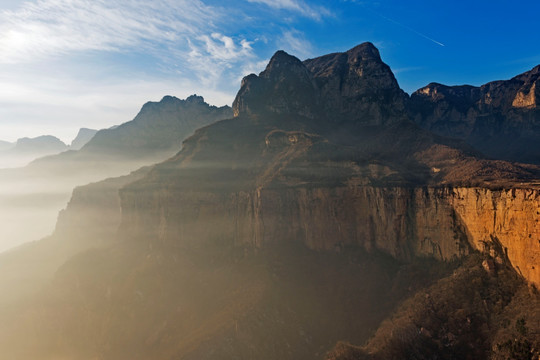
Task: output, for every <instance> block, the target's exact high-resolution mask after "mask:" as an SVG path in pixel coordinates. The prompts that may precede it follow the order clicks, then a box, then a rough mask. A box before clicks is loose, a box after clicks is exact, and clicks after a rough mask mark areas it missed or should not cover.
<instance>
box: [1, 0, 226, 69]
mask: <svg viewBox="0 0 540 360" xmlns="http://www.w3.org/2000/svg"><path fill="white" fill-rule="evenodd" d="M218 17H219V14H217V13H216V12H215V11H214V9H213V8H211V7H208V6H206V5H205V4H203V3H202V2H200V1H197V0H193V1H188V0H177V1H172V0H154V1H151V2H150V1H144V0H120V1H114V2H110V1H104V0H93V1H85V0H39V1H38V2H36V3H31V2H26V3H24V4H23V5H22V6H21V7H20V8H19V9H17V10H14V11H3V12H1V13H0V24H1V25H0V48H2V52H1V53H0V62H2V63H16V62H17V63H19V62H25V61H30V60H35V59H36V57H37V58H42V57H47V56H58V55H64V54H67V53H70V52H73V51H88V50H103V51H118V50H121V49H125V48H127V47H134V46H143V47H148V46H151V45H152V44H155V43H160V42H168V43H174V42H178V41H181V40H182V38H183V37H186V36H193V35H194V34H197V33H200V31H201V29H207V28H212V23H213V21H214V19H216V18H218Z"/></svg>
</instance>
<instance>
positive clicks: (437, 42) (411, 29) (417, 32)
mask: <svg viewBox="0 0 540 360" xmlns="http://www.w3.org/2000/svg"><path fill="white" fill-rule="evenodd" d="M359 4H360V5H362V6H363V7H364V9H366V10H367V11H369V12H371V13H373V14H375V15H377V16H379V17H381V18H383V19H385V20H387V21H390V22H392V23H394V24H396V25H399V26H401V27H402V28H405V29H407V30H409V31H412V32H413V33H415V34H416V35H419V36H421V37H423V38H424V39H427V40H429V41H431V42H433V43H435V44H437V45H439V46H442V47H445V46H446V45H444V44H443V43H442V42H440V41H437V40H435V39H432V38H430V37H429V36H427V35H426V34H422V33H421V32H420V31H417V30H415V29H413V28H411V27H409V26H407V25H405V24H402V23H400V22H398V21H396V20H394V19H390V18H389V17H386V16H384V15H381V14H379V13H378V12H375V11H373V10H371V9H369V8H367V7H366V6H365V5H364V4H362V3H359Z"/></svg>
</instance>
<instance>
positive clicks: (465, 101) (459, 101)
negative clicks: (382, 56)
mask: <svg viewBox="0 0 540 360" xmlns="http://www.w3.org/2000/svg"><path fill="white" fill-rule="evenodd" d="M539 79H540V66H537V67H535V68H533V69H532V70H530V71H528V72H525V73H523V74H521V75H518V76H516V77H514V78H512V79H510V80H506V81H494V82H490V83H487V84H485V85H482V86H480V87H474V86H445V85H441V84H436V83H432V84H429V85H427V86H426V87H423V88H421V89H419V90H417V91H416V92H414V93H413V94H412V95H411V100H410V112H411V116H412V117H413V119H414V120H415V121H416V122H417V123H418V124H419V125H420V126H422V127H423V128H426V129H429V130H431V131H433V132H435V133H438V134H441V135H444V136H450V137H455V138H459V139H463V140H465V141H467V142H468V143H469V144H471V145H472V146H474V147H476V148H478V149H479V150H481V151H483V152H484V153H485V154H486V155H488V156H490V157H493V158H497V159H505V160H512V161H521V162H532V163H536V164H538V163H540V152H539V151H538V146H537V144H538V142H539V141H540V122H539V119H540V108H539V99H540V92H539V91H540V90H539V86H540V84H539V81H540V80H539ZM517 139H519V141H517Z"/></svg>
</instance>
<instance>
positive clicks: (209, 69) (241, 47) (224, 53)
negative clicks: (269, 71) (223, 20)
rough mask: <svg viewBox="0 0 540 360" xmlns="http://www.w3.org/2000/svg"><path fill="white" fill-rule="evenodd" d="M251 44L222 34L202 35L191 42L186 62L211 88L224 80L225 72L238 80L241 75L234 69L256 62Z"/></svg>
mask: <svg viewBox="0 0 540 360" xmlns="http://www.w3.org/2000/svg"><path fill="white" fill-rule="evenodd" d="M251 44H252V43H251V42H249V41H247V40H245V39H236V40H235V39H233V38H232V37H229V36H226V35H223V34H220V33H212V34H211V35H201V36H198V37H196V38H195V39H193V40H189V46H190V51H189V53H188V57H187V59H186V60H187V61H188V63H189V66H190V68H191V69H192V71H194V72H196V73H197V75H198V78H199V79H200V80H201V82H202V83H203V84H204V85H205V86H211V85H212V84H215V83H216V82H218V81H220V79H221V80H223V79H222V75H223V73H224V72H225V71H231V72H232V73H233V74H232V75H231V77H232V78H236V77H238V76H240V75H239V74H236V72H237V71H238V70H234V68H236V67H237V66H239V67H240V68H242V67H243V66H245V65H246V64H248V63H251V62H252V61H255V60H256V56H255V54H254V52H253V49H252V47H251Z"/></svg>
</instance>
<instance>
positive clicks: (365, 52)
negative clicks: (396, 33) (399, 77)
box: [346, 42, 382, 62]
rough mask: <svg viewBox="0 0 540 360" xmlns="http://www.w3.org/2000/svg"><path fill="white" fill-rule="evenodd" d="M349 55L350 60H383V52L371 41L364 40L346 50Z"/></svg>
mask: <svg viewBox="0 0 540 360" xmlns="http://www.w3.org/2000/svg"><path fill="white" fill-rule="evenodd" d="M346 53H347V54H348V55H349V59H350V61H358V60H361V59H363V60H376V61H381V62H382V60H381V54H380V53H379V50H378V49H377V48H376V47H375V45H373V44H372V43H370V42H364V43H362V44H360V45H357V46H355V47H353V48H352V49H350V50H348V51H347V52H346Z"/></svg>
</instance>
